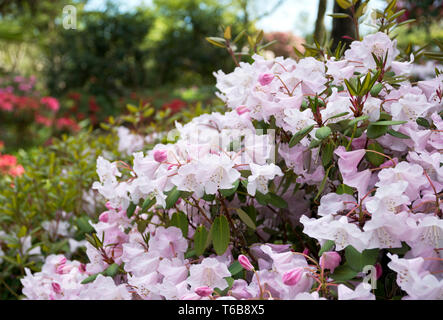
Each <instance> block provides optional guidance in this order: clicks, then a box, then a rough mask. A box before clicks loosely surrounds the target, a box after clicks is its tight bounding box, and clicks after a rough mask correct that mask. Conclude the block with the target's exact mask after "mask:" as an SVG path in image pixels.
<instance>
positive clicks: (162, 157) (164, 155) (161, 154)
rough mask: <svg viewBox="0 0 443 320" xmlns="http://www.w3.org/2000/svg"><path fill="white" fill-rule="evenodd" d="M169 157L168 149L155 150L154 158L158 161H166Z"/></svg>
mask: <svg viewBox="0 0 443 320" xmlns="http://www.w3.org/2000/svg"><path fill="white" fill-rule="evenodd" d="M166 159H168V151H166V150H155V151H154V160H155V161H157V162H164V161H166Z"/></svg>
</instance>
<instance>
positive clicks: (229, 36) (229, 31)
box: [223, 26, 232, 40]
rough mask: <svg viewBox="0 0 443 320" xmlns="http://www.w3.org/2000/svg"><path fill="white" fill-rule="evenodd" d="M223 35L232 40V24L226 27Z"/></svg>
mask: <svg viewBox="0 0 443 320" xmlns="http://www.w3.org/2000/svg"><path fill="white" fill-rule="evenodd" d="M223 37H224V38H225V39H226V40H231V37H232V35H231V26H227V27H226V29H225V32H224V34H223Z"/></svg>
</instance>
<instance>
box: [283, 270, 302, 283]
mask: <svg viewBox="0 0 443 320" xmlns="http://www.w3.org/2000/svg"><path fill="white" fill-rule="evenodd" d="M302 276H303V268H300V267H299V268H295V269H292V270H290V271H287V272H285V273H284V274H283V278H282V280H283V283H284V284H285V285H287V286H295V285H296V284H297V283H298V282H299V281H300V279H301V277H302Z"/></svg>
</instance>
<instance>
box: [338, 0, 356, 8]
mask: <svg viewBox="0 0 443 320" xmlns="http://www.w3.org/2000/svg"><path fill="white" fill-rule="evenodd" d="M337 4H338V5H339V6H340V7H341V8H342V9H345V10H346V9H348V8H349V7H350V6H352V2H350V1H348V0H337Z"/></svg>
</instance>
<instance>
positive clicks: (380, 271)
mask: <svg viewBox="0 0 443 320" xmlns="http://www.w3.org/2000/svg"><path fill="white" fill-rule="evenodd" d="M375 271H376V278H377V280H378V279H380V277H381V275H382V274H383V269H382V267H381V264H380V263H377V264H376V265H375Z"/></svg>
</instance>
